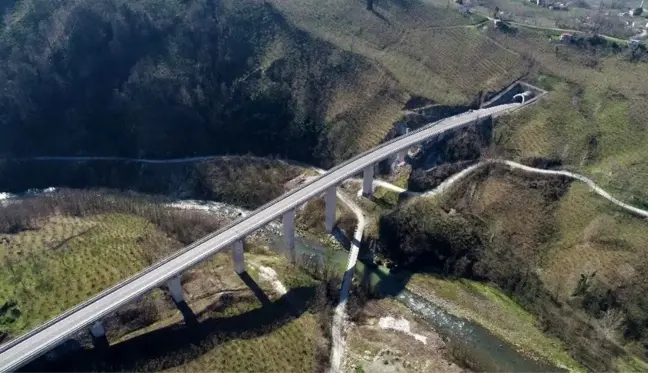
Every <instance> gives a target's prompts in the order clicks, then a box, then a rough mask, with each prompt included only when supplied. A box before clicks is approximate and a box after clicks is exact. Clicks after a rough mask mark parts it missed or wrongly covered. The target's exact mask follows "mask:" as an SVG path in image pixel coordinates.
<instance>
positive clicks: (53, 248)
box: [49, 225, 97, 251]
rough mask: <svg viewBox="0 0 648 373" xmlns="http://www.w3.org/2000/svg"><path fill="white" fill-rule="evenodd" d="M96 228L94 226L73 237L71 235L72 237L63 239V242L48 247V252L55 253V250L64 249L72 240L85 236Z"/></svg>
mask: <svg viewBox="0 0 648 373" xmlns="http://www.w3.org/2000/svg"><path fill="white" fill-rule="evenodd" d="M96 227H97V226H96V225H93V226H92V227H90V228H88V229H86V230H84V231H83V232H79V233H77V234H74V235H72V236H70V237H67V238H65V239H64V240H63V241H61V242H59V243H57V244H56V245H54V246H52V247H50V248H49V250H51V251H57V250H59V249H61V248H63V247H65V246H66V245H67V244H68V242H70V241H72V240H73V239H75V238H77V237H81V236H83V235H85V234H87V233H88V232H90V231H92V230H94V229H95V228H96Z"/></svg>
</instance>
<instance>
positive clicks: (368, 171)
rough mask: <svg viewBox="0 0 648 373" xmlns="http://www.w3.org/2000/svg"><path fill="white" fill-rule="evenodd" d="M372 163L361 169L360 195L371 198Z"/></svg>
mask: <svg viewBox="0 0 648 373" xmlns="http://www.w3.org/2000/svg"><path fill="white" fill-rule="evenodd" d="M373 177H374V165H373V164H372V165H370V166H367V167H366V168H365V169H364V171H363V177H362V195H363V196H365V197H367V198H371V197H372V196H373Z"/></svg>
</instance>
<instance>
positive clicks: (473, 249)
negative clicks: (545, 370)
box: [380, 167, 648, 370]
mask: <svg viewBox="0 0 648 373" xmlns="http://www.w3.org/2000/svg"><path fill="white" fill-rule="evenodd" d="M645 224H646V223H645V222H644V221H642V220H641V219H637V218H635V217H632V216H628V215H627V214H625V213H623V212H621V211H619V210H618V209H617V208H616V207H613V205H611V204H610V203H609V202H607V201H605V200H603V199H600V198H598V196H596V195H593V194H591V193H589V192H588V191H587V187H585V186H583V185H581V184H578V183H576V184H573V185H571V186H570V184H569V182H567V181H566V180H564V179H562V178H557V177H556V178H547V179H540V180H537V179H533V178H529V177H527V176H516V174H515V173H513V174H510V173H507V172H502V171H500V170H499V169H498V168H497V167H495V168H491V169H490V170H484V171H482V172H480V173H477V174H475V176H473V177H471V178H469V179H468V180H467V181H466V182H464V183H462V184H461V185H460V186H458V187H456V188H455V190H453V191H451V192H450V193H449V194H447V195H445V196H443V197H441V198H440V199H438V200H435V199H432V200H430V199H426V200H422V199H418V200H414V201H412V202H410V203H407V204H405V205H404V206H403V207H402V208H400V209H398V210H396V211H394V212H392V213H390V214H388V215H386V216H384V217H383V218H382V219H381V222H380V239H381V242H382V245H383V246H382V248H381V250H385V251H383V254H384V255H386V256H388V257H389V258H390V259H392V260H393V261H394V262H395V263H396V264H398V265H400V266H407V267H409V268H412V269H427V270H432V271H434V272H436V273H439V274H443V275H451V276H463V277H466V278H472V279H475V280H482V281H483V280H486V281H490V282H492V283H494V284H496V285H497V286H499V287H500V288H501V289H502V290H503V291H505V292H506V293H507V294H508V295H509V296H511V297H512V299H514V300H515V302H517V303H518V304H520V305H521V306H523V307H524V308H525V309H526V310H528V311H530V312H531V313H533V314H535V315H536V318H537V319H536V320H537V323H538V324H539V325H540V327H541V329H542V330H545V331H547V332H549V333H551V334H552V335H555V336H557V337H559V338H560V339H561V340H562V341H563V342H564V346H565V348H566V349H567V350H568V351H569V354H570V356H572V357H573V358H574V359H576V360H577V361H578V362H579V364H581V365H583V366H585V367H586V368H587V369H602V368H604V367H609V368H611V369H615V370H616V369H620V368H621V367H630V366H637V364H639V361H640V360H637V358H640V356H642V355H643V354H642V353H641V348H640V347H638V346H639V345H640V344H641V343H642V342H641V341H643V340H644V338H646V337H645V336H646V334H645V333H644V331H643V330H644V329H643V325H645V322H646V321H645V320H646V317H647V315H648V314H646V312H645V307H644V306H643V305H644V304H645V302H646V300H645V298H644V297H645V295H643V294H645V290H643V289H644V286H643V281H642V280H641V278H643V277H645V276H646V271H645V268H646V266H645V261H644V260H642V259H641V258H643V257H645V245H644V243H645V242H646V240H647V239H648V231H647V230H646V227H645ZM421 263H424V264H423V265H421ZM594 273H595V275H594V276H593V275H592V274H594ZM581 275H583V276H584V277H585V278H586V281H587V286H581V289H580V290H581V291H576V290H577V289H578V288H579V280H580V279H581V278H582V277H581ZM580 282H582V281H580ZM415 283H416V281H415ZM476 286H477V285H474V284H473V285H471V288H472V289H473V290H475V289H476V290H478V291H479V292H480V293H484V292H485V291H486V289H485V288H479V286H477V288H476ZM420 289H423V288H420ZM423 290H425V289H423ZM454 291H456V289H454V290H452V291H450V290H447V289H446V290H443V287H442V288H441V289H440V290H439V292H440V293H438V294H437V295H438V296H440V297H441V298H449V299H452V297H454V296H455V295H452V292H454ZM574 293H576V295H574ZM486 295H487V297H489V298H493V296H494V293H491V294H486ZM490 302H493V299H491V300H490ZM464 303H466V304H467V303H470V302H464ZM509 305H511V304H509ZM500 306H502V307H504V306H505V304H501V305H500ZM509 317H513V316H509ZM500 321H501V320H500ZM479 322H480V323H484V325H485V326H487V327H492V328H493V330H494V331H495V332H496V333H498V329H500V331H499V334H507V333H508V332H507V331H506V330H511V329H514V328H513V327H511V326H510V325H509V326H506V325H505V324H502V323H501V322H498V321H497V320H482V321H479ZM487 323H491V324H492V325H491V326H489V325H486V324H487ZM502 328H503V329H502ZM509 338H511V339H515V338H513V337H509ZM513 343H514V344H515V345H518V346H522V345H523V344H524V343H526V342H524V341H523V340H517V341H515V342H513ZM528 346H529V345H528V344H527V345H526V347H523V348H524V349H526V348H528ZM539 346H541V345H539ZM542 349H543V348H542V347H541V348H540V350H542ZM537 353H540V352H537ZM540 354H544V355H543V356H553V357H552V359H559V360H560V359H562V358H560V357H559V356H554V355H555V351H554V352H550V351H549V350H546V351H545V352H542V353H540ZM563 357H564V355H563ZM563 365H566V366H570V365H569V364H567V363H566V362H564V360H563Z"/></svg>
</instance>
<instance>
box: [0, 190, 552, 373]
mask: <svg viewBox="0 0 648 373" xmlns="http://www.w3.org/2000/svg"><path fill="white" fill-rule="evenodd" d="M53 191H55V189H54V188H48V189H45V190H29V191H28V192H26V193H25V195H37V194H39V193H49V192H53ZM20 197H21V196H20V195H13V194H8V193H2V192H0V206H2V205H3V204H6V203H10V202H11V201H15V200H17V199H19V198H20ZM170 206H172V207H176V208H183V209H200V210H203V211H208V212H210V213H214V214H218V215H219V216H226V217H229V218H233V219H234V218H238V217H240V216H242V215H246V214H248V213H249V211H248V210H245V209H241V208H239V207H236V206H232V205H228V204H224V203H218V202H211V201H197V200H185V201H177V202H174V203H172V204H170ZM263 233H264V236H265V237H266V238H267V241H268V244H269V246H270V247H271V248H272V249H273V250H274V251H275V252H277V253H280V254H284V250H283V239H282V237H281V233H282V229H281V223H279V222H273V223H270V224H269V225H268V226H267V227H266V228H264V232H263ZM295 249H296V254H297V255H296V256H297V258H298V260H299V262H301V263H303V262H305V261H316V263H318V264H320V265H321V264H323V263H324V262H325V261H326V260H328V261H330V264H331V265H332V267H333V268H336V269H340V270H341V273H343V271H344V268H345V266H346V264H347V257H348V253H347V252H346V251H341V250H335V251H333V250H331V249H328V248H326V247H325V246H324V245H323V244H321V243H320V242H317V241H316V240H314V239H310V238H306V237H301V236H298V237H296V245H295ZM358 267H359V269H361V270H367V271H368V273H367V275H368V276H369V278H370V283H371V284H372V285H373V287H374V289H375V290H376V293H377V294H378V295H379V296H383V297H393V298H394V299H396V300H398V301H399V302H401V303H402V304H404V305H405V306H407V307H408V308H409V309H410V310H412V311H413V312H415V313H416V314H418V315H419V316H420V317H421V318H422V319H423V320H424V321H425V323H426V324H427V325H428V326H430V327H431V328H432V329H434V330H435V331H436V332H438V333H439V334H441V335H442V336H444V337H445V338H447V339H448V341H449V343H450V344H451V345H453V346H459V347H460V348H461V350H462V351H463V352H464V353H467V354H469V355H470V360H471V361H472V362H473V363H474V364H475V365H476V366H477V367H482V368H481V369H479V370H491V371H493V370H496V371H509V372H550V371H560V369H558V368H557V367H554V366H551V365H549V364H546V363H543V362H540V361H537V360H534V359H531V358H529V357H526V356H524V355H522V354H520V353H519V352H518V351H516V350H515V349H514V348H513V347H511V346H510V345H508V344H507V343H506V342H504V341H502V340H501V339H499V338H498V337H497V336H495V335H494V334H492V333H491V332H489V331H488V330H487V329H485V328H483V327H482V326H480V325H478V324H476V323H474V322H471V321H468V320H466V319H463V318H460V317H457V316H454V315H452V314H450V313H448V312H446V311H445V310H444V309H442V308H440V307H438V306H436V305H434V304H433V303H431V302H429V301H428V300H426V299H425V298H423V297H421V296H419V295H417V294H414V293H412V292H410V291H408V290H406V289H405V285H406V280H405V281H403V276H393V275H390V274H389V270H388V269H386V268H380V267H375V266H373V265H365V264H364V263H362V264H361V263H359V265H358ZM405 278H409V277H408V276H405Z"/></svg>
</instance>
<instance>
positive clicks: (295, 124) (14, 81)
mask: <svg viewBox="0 0 648 373" xmlns="http://www.w3.org/2000/svg"><path fill="white" fill-rule="evenodd" d="M19 46H20V47H19ZM0 67H1V68H0V82H1V84H2V86H3V87H5V89H4V90H3V92H2V93H0V109H1V110H0V111H1V112H2V116H0V154H4V155H20V156H28V155H39V154H40V155H42V154H48V155H53V154H56V155H79V154H102V155H106V154H111V155H129V156H149V157H171V156H188V155H194V154H197V155H200V154H219V153H221V154H222V153H245V152H252V153H255V154H258V155H268V154H278V155H282V156H288V157H290V158H295V159H300V160H305V161H310V162H314V163H321V164H331V163H332V162H335V161H338V160H339V159H342V158H346V157H348V156H349V155H350V154H352V153H355V152H357V151H358V145H357V143H356V142H355V141H354V139H356V138H358V137H359V136H361V134H362V133H363V132H368V131H369V129H371V130H374V131H375V132H376V134H375V135H374V137H371V138H370V140H369V141H368V142H367V143H366V144H364V146H371V145H375V143H377V142H378V141H380V139H381V138H382V136H384V134H385V133H386V132H387V130H388V129H389V126H390V125H391V123H392V122H393V121H394V120H395V119H397V118H398V115H399V110H400V108H401V107H402V106H403V103H404V102H405V100H406V99H407V97H408V96H407V95H403V94H402V91H401V89H400V88H399V87H398V85H397V83H396V81H395V80H394V79H392V78H390V76H389V75H388V74H387V73H386V72H385V71H384V70H383V69H381V68H380V67H379V66H377V65H376V64H374V63H373V62H371V61H369V60H367V59H365V58H362V57H359V56H357V55H355V54H353V53H349V52H345V51H342V50H340V49H338V48H336V47H335V46H333V45H331V44H329V43H326V42H322V41H319V40H316V39H314V38H312V37H311V36H309V35H308V34H306V33H304V32H302V31H300V30H298V29H296V28H295V27H294V26H292V25H290V24H289V23H288V22H286V21H285V20H284V18H283V17H282V16H281V15H280V14H279V13H277V12H276V11H275V10H274V9H273V7H272V6H271V5H269V4H263V3H259V2H257V1H251V0H250V1H247V0H244V1H229V0H226V1H216V2H214V1H205V0H195V1H189V2H179V1H176V0H166V1H162V2H153V1H148V0H138V1H135V2H131V1H123V0H97V1H91V2H81V1H75V0H61V1H55V2H51V1H45V0H24V1H21V2H19V3H18V5H17V6H16V8H15V10H14V11H13V13H12V15H11V16H9V17H7V19H6V21H5V23H4V25H3V31H2V33H1V34H0ZM357 92H362V94H361V95H358V94H357Z"/></svg>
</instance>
